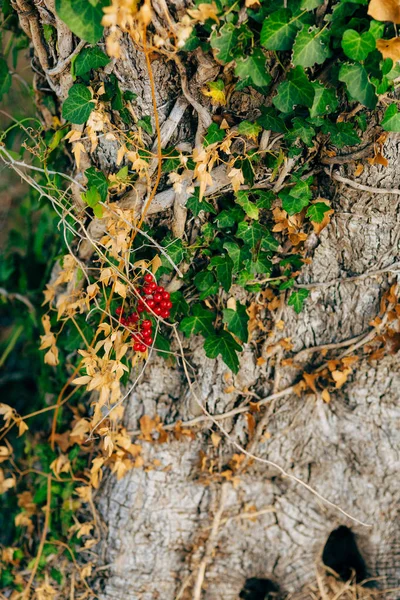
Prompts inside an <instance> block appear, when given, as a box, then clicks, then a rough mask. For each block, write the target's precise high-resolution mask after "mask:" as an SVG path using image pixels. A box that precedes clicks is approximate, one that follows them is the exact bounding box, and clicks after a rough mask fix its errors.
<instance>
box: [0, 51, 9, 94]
mask: <svg viewBox="0 0 400 600" xmlns="http://www.w3.org/2000/svg"><path fill="white" fill-rule="evenodd" d="M10 87H11V73H10V71H9V69H8V66H7V63H6V61H5V60H4V58H0V100H1V98H2V97H3V95H4V94H7V92H8V90H9V89H10Z"/></svg>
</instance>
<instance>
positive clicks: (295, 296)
mask: <svg viewBox="0 0 400 600" xmlns="http://www.w3.org/2000/svg"><path fill="white" fill-rule="evenodd" d="M309 294H310V292H309V291H308V290H307V289H306V288H300V289H299V290H297V291H295V292H292V293H291V295H290V298H289V300H288V305H289V306H293V308H294V310H295V311H296V312H297V313H301V311H302V310H303V306H304V302H305V301H306V299H307V298H308V296H309Z"/></svg>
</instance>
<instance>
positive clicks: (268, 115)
mask: <svg viewBox="0 0 400 600" xmlns="http://www.w3.org/2000/svg"><path fill="white" fill-rule="evenodd" d="M257 123H260V125H261V127H263V128H264V129H267V130H269V129H270V130H271V131H275V132H276V133H285V131H286V125H285V122H284V120H283V119H282V117H280V116H279V115H278V113H277V112H276V110H275V109H274V108H272V106H268V107H267V106H261V116H260V117H258V119H257Z"/></svg>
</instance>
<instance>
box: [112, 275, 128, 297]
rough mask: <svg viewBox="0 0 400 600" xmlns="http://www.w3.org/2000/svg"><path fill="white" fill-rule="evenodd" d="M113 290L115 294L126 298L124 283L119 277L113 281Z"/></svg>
mask: <svg viewBox="0 0 400 600" xmlns="http://www.w3.org/2000/svg"><path fill="white" fill-rule="evenodd" d="M114 291H115V293H116V294H119V296H121V298H126V285H125V284H124V283H122V282H121V281H120V280H119V279H117V280H116V282H115V288H114Z"/></svg>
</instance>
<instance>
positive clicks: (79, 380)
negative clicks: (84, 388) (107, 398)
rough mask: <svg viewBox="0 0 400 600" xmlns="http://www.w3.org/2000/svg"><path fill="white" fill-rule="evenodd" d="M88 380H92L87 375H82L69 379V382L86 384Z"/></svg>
mask: <svg viewBox="0 0 400 600" xmlns="http://www.w3.org/2000/svg"><path fill="white" fill-rule="evenodd" d="M89 381H92V378H91V377H90V376H89V375H82V377H77V378H76V379H74V380H73V381H71V383H72V384H73V385H86V384H87V383H89Z"/></svg>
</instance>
